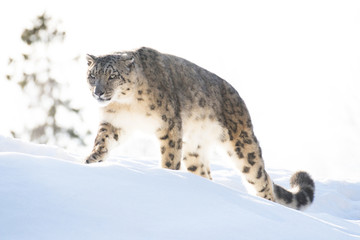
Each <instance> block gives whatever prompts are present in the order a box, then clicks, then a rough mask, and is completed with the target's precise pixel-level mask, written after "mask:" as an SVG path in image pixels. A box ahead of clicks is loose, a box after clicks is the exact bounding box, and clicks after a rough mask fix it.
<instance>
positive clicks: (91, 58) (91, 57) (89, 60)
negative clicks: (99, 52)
mask: <svg viewBox="0 0 360 240" xmlns="http://www.w3.org/2000/svg"><path fill="white" fill-rule="evenodd" d="M86 60H87V64H88V66H90V65H91V64H93V63H94V62H95V60H96V57H95V56H94V55H90V54H86Z"/></svg>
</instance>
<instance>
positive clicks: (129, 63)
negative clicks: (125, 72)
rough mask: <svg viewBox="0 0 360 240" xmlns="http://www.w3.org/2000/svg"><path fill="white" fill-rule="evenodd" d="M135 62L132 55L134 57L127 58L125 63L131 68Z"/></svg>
mask: <svg viewBox="0 0 360 240" xmlns="http://www.w3.org/2000/svg"><path fill="white" fill-rule="evenodd" d="M134 62H135V58H134V57H133V56H132V57H130V58H129V59H126V60H125V65H126V67H128V68H129V69H131V68H132V65H133V64H134Z"/></svg>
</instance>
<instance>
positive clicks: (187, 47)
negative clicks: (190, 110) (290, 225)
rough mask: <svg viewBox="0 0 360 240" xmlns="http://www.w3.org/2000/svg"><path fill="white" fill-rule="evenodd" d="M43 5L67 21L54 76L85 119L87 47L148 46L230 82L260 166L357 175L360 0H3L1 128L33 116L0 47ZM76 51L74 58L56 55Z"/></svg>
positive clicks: (10, 43)
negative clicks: (247, 119) (257, 147)
mask: <svg viewBox="0 0 360 240" xmlns="http://www.w3.org/2000/svg"><path fill="white" fill-rule="evenodd" d="M44 10H46V12H47V13H48V15H50V16H51V17H53V19H55V20H56V19H59V20H61V21H62V25H61V26H62V29H63V30H64V31H66V39H65V43H64V44H63V45H61V46H59V50H58V52H55V53H54V58H55V59H57V61H58V62H57V71H58V74H59V79H60V78H61V79H63V80H64V82H70V87H69V93H68V94H69V95H70V96H74V97H76V99H74V101H76V102H78V103H80V104H82V105H84V106H85V107H86V117H87V119H89V120H88V124H89V127H90V128H92V129H93V130H94V131H95V129H96V121H97V115H96V109H95V107H94V102H93V101H92V99H91V96H90V94H89V92H88V89H87V86H86V84H85V72H86V68H87V66H86V62H85V58H84V55H85V53H91V54H95V55H96V54H104V53H109V52H113V51H121V50H129V49H134V48H138V47H141V46H148V47H152V48H155V49H157V50H159V51H162V52H166V53H171V54H174V55H178V56H180V57H183V58H186V59H188V60H190V61H192V62H194V63H196V64H198V65H200V66H202V67H204V68H206V69H208V70H210V71H211V72H214V73H216V74H217V75H219V76H220V77H222V78H224V79H226V80H227V81H228V82H230V83H231V84H232V85H233V86H234V87H235V88H236V89H237V90H238V91H239V93H240V95H241V96H242V97H243V99H244V100H245V102H246V103H247V106H248V108H249V110H250V114H251V116H252V119H253V124H254V128H255V133H256V135H257V138H258V139H259V140H260V143H261V146H262V149H263V155H264V158H265V163H266V164H267V167H270V168H282V169H289V170H297V169H306V170H307V171H309V172H310V173H311V174H312V175H313V176H314V178H315V179H321V178H331V179H343V180H353V181H360V175H359V172H360V151H359V147H360V96H359V90H360V2H359V1H356V0H354V1H348V0H333V1H331V0H324V1H321V0H309V1H308V0H302V1H290V0H283V1H279V0H276V1H266V0H264V1H239V0H237V1H225V0H224V1H194V0H191V1H189V0H181V1H145V0H144V1H133V0H132V1H107V0H102V1H71V2H64V1H39V0H33V1H16V0H14V1H6V2H5V1H2V2H1V3H0V32H1V38H0V89H1V90H2V94H0V111H1V118H0V123H1V126H0V134H2V135H8V134H9V129H14V128H16V127H17V126H21V124H22V123H23V122H24V121H32V119H33V118H36V114H30V115H26V116H24V112H25V110H26V103H25V102H24V100H23V97H22V94H21V91H20V90H19V89H17V88H16V87H15V86H14V84H13V83H10V82H8V81H7V80H5V73H6V67H7V60H8V57H10V56H14V55H19V54H20V53H22V49H23V44H22V43H21V41H20V35H21V32H22V30H23V29H24V28H25V27H30V26H31V21H32V20H33V19H34V18H35V17H36V16H37V15H40V14H42V13H43V11H44ZM78 54H81V56H82V61H80V63H76V62H67V61H65V60H64V59H68V58H67V57H71V56H74V57H75V56H76V55H78ZM69 121H70V122H71V119H69ZM89 147H91V146H89ZM135 151H136V149H134V152H135ZM150 152H151V151H150Z"/></svg>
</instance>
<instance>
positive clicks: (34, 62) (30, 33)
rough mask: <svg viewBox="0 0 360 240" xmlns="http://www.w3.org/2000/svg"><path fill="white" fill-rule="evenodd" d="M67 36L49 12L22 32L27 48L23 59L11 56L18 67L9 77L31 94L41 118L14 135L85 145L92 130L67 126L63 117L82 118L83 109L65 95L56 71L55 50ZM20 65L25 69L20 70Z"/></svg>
mask: <svg viewBox="0 0 360 240" xmlns="http://www.w3.org/2000/svg"><path fill="white" fill-rule="evenodd" d="M65 36H66V34H65V32H64V31H62V30H58V22H54V21H53V20H52V19H51V17H49V16H48V15H47V14H46V13H43V14H42V15H40V16H38V17H37V18H36V19H35V21H34V22H33V25H32V27H31V28H29V29H25V30H24V31H23V32H22V34H21V40H22V41H23V42H24V43H25V44H26V46H27V47H26V49H27V51H26V52H25V53H22V55H21V59H19V60H14V58H9V66H11V67H12V69H13V70H14V69H15V71H13V74H8V75H7V76H6V78H7V79H8V80H9V81H13V82H16V83H17V84H18V85H19V87H20V88H21V90H22V91H23V93H24V94H25V95H24V96H26V97H28V99H29V105H28V107H29V109H30V110H31V115H33V116H34V115H36V117H37V120H36V122H35V123H32V124H33V126H30V127H29V126H25V127H24V130H23V131H20V132H18V131H11V132H12V134H13V136H14V137H21V138H28V139H29V140H30V141H34V142H38V143H52V144H58V145H61V146H63V147H66V145H67V144H68V143H69V141H68V140H69V139H70V140H74V141H76V142H77V143H78V144H81V145H84V140H83V139H84V137H85V136H86V135H89V134H90V132H89V131H86V130H85V131H84V132H83V133H79V131H77V130H75V128H74V126H66V125H64V124H62V121H61V120H62V118H70V119H71V121H82V118H81V110H80V109H79V108H76V107H74V106H72V102H71V100H70V99H64V97H63V96H62V92H63V90H64V87H65V85H64V84H60V83H59V82H58V81H57V79H56V78H55V76H54V73H53V67H54V64H53V60H52V57H53V56H51V50H52V47H54V46H55V47H56V46H58V44H59V43H62V42H63V41H64V39H65ZM19 66H20V69H21V71H18V69H19ZM20 72H21V73H20ZM59 111H60V112H61V114H59ZM28 124H29V123H28ZM72 142H73V141H72Z"/></svg>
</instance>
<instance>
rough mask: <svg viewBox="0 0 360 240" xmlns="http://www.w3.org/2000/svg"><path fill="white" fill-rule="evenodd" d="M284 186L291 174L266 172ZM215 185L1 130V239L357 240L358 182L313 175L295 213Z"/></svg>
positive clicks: (234, 187)
mask: <svg viewBox="0 0 360 240" xmlns="http://www.w3.org/2000/svg"><path fill="white" fill-rule="evenodd" d="M269 173H270V175H271V176H272V177H273V179H274V180H275V181H276V182H278V183H280V184H282V185H285V186H286V185H287V184H288V183H287V182H288V180H289V177H290V175H291V173H289V172H288V171H285V170H276V171H272V170H269ZM213 177H214V181H208V180H206V179H203V178H201V177H198V176H195V175H192V174H190V173H187V172H184V171H170V170H165V169H161V168H159V167H158V161H157V160H155V159H131V158H124V157H113V158H111V159H110V160H109V161H108V162H105V163H99V164H92V165H85V164H82V161H81V157H78V156H74V155H72V154H69V153H67V152H65V151H63V150H62V149H59V148H55V147H49V146H43V145H35V144H30V143H24V142H21V141H19V140H14V139H10V138H5V137H1V136H0V239H2V240H3V239H5V240H7V239H157V240H162V239H164V240H165V239H166V240H168V239H221V240H223V239H327V240H328V239H337V240H339V239H343V240H345V239H360V183H359V182H357V183H349V182H340V181H332V180H331V179H329V180H327V181H323V182H319V181H316V187H317V188H316V199H315V202H314V204H313V206H312V207H310V208H309V209H308V210H307V211H305V212H299V211H295V210H292V209H288V208H286V207H283V206H280V205H278V204H275V203H272V202H269V201H266V200H263V199H260V198H257V197H255V196H251V195H249V194H248V193H246V191H245V190H244V188H243V186H242V184H241V180H240V179H241V178H240V176H239V175H238V174H237V173H235V172H234V171H233V170H231V169H228V168H227V167H225V166H221V165H216V166H215V167H214V170H213Z"/></svg>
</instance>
